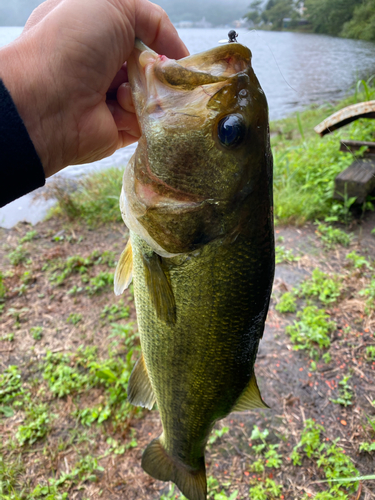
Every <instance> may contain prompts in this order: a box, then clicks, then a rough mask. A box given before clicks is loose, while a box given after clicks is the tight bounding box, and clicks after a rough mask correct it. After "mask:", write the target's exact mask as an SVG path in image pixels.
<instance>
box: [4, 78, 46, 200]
mask: <svg viewBox="0 0 375 500" xmlns="http://www.w3.org/2000/svg"><path fill="white" fill-rule="evenodd" d="M45 181H46V180H45V175H44V170H43V166H42V163H41V161H40V159H39V157H38V154H37V152H36V150H35V147H34V144H33V143H32V141H31V139H30V137H29V134H28V132H27V130H26V127H25V125H24V124H23V121H22V118H21V117H20V115H19V114H18V111H17V108H16V106H15V104H14V102H13V100H12V98H11V96H10V94H9V92H8V90H7V89H6V88H5V86H4V84H3V82H2V81H1V80H0V207H2V206H4V205H6V204H7V203H10V202H11V201H13V200H15V199H16V198H19V197H20V196H23V195H24V194H26V193H29V192H30V191H33V190H34V189H36V188H38V187H41V186H44V184H45Z"/></svg>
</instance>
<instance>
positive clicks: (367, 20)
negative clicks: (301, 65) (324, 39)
mask: <svg viewBox="0 0 375 500" xmlns="http://www.w3.org/2000/svg"><path fill="white" fill-rule="evenodd" d="M249 8H250V10H249V12H248V13H247V14H246V15H245V17H246V18H247V19H248V20H249V21H252V22H253V23H254V24H255V26H258V27H264V28H268V29H274V30H280V29H282V28H291V29H293V28H295V29H298V28H302V27H304V29H305V30H308V31H312V32H314V33H326V34H328V35H334V36H342V37H347V38H358V39H361V40H369V41H375V0H305V1H302V0H268V1H267V2H266V3H264V1H263V0H253V2H252V3H251V4H250V6H249Z"/></svg>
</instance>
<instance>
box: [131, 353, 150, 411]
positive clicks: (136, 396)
mask: <svg viewBox="0 0 375 500" xmlns="http://www.w3.org/2000/svg"><path fill="white" fill-rule="evenodd" d="M128 401H129V403H131V404H132V405H134V406H143V408H148V409H149V410H152V407H153V406H154V404H155V395H154V391H153V390H152V387H151V382H150V379H149V376H148V373H147V368H146V364H145V360H144V358H143V354H142V356H141V357H140V358H139V360H138V361H137V363H136V364H135V366H134V368H133V371H132V373H131V375H130V379H129V384H128Z"/></svg>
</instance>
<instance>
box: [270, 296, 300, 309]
mask: <svg viewBox="0 0 375 500" xmlns="http://www.w3.org/2000/svg"><path fill="white" fill-rule="evenodd" d="M275 309H276V311H279V312H281V313H288V312H295V311H296V310H297V304H296V297H295V294H294V293H293V292H285V293H284V294H283V295H282V296H281V297H280V299H279V302H278V303H277V304H276V306H275Z"/></svg>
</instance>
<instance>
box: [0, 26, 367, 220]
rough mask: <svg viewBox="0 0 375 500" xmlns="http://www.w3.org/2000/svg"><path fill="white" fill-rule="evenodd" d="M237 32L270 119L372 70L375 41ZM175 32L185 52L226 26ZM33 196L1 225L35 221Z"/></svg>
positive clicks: (110, 162)
mask: <svg viewBox="0 0 375 500" xmlns="http://www.w3.org/2000/svg"><path fill="white" fill-rule="evenodd" d="M21 31H22V28H20V27H0V46H2V45H5V44H7V43H9V42H11V41H12V40H14V39H15V38H16V37H17V36H18V35H19V34H20V33H21ZM237 31H238V33H239V37H238V41H239V42H241V43H243V44H244V45H247V46H248V47H249V48H250V49H251V51H252V54H253V67H254V70H255V73H256V75H257V77H258V79H259V81H260V83H261V85H262V87H263V90H264V91H265V94H266V96H267V100H268V105H269V113H270V118H271V120H276V119H280V118H283V117H285V116H287V115H289V114H291V113H293V112H295V111H297V110H302V109H303V108H305V107H306V106H309V105H311V104H318V105H319V104H323V103H325V102H327V101H329V102H332V101H337V100H339V99H341V98H342V97H344V96H345V95H347V94H348V92H349V91H350V89H351V88H352V89H353V88H354V85H355V83H356V81H357V80H358V79H359V78H368V77H369V76H370V75H372V74H373V73H375V44H373V43H371V42H364V41H361V40H348V39H343V38H335V37H331V36H325V35H314V34H304V33H288V32H271V31H248V30H244V29H242V30H237ZM179 35H180V36H181V38H182V40H183V41H184V42H185V44H186V45H187V47H188V49H189V51H190V52H191V53H197V52H201V51H203V50H206V49H210V48H212V47H214V46H216V45H217V42H218V41H219V40H222V39H225V38H226V37H227V30H225V29H218V28H212V29H205V30H202V29H180V30H179ZM134 149H135V145H132V146H128V147H126V148H123V149H121V150H119V151H117V152H116V153H115V154H114V155H112V156H111V157H110V158H106V159H104V160H101V161H98V162H94V163H91V164H89V165H74V166H70V167H68V168H66V169H65V170H64V171H62V172H59V173H58V174H56V176H63V177H80V176H82V175H84V174H85V173H87V172H89V171H92V170H97V169H102V168H107V167H109V166H118V167H119V168H123V167H124V166H125V165H126V163H127V162H128V160H129V158H130V157H131V155H132V154H133V152H134ZM54 177H55V176H54ZM119 189H120V187H119ZM31 200H32V195H26V196H24V197H22V198H20V200H16V201H14V202H13V203H10V204H9V205H7V206H6V207H4V208H1V209H0V226H2V227H12V226H13V225H14V224H16V223H17V222H18V221H19V220H27V221H29V222H32V223H33V224H34V223H36V222H37V221H39V220H41V219H42V218H43V217H44V215H45V213H46V210H47V208H48V205H47V204H46V203H44V202H40V203H39V204H38V205H32V204H31Z"/></svg>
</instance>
